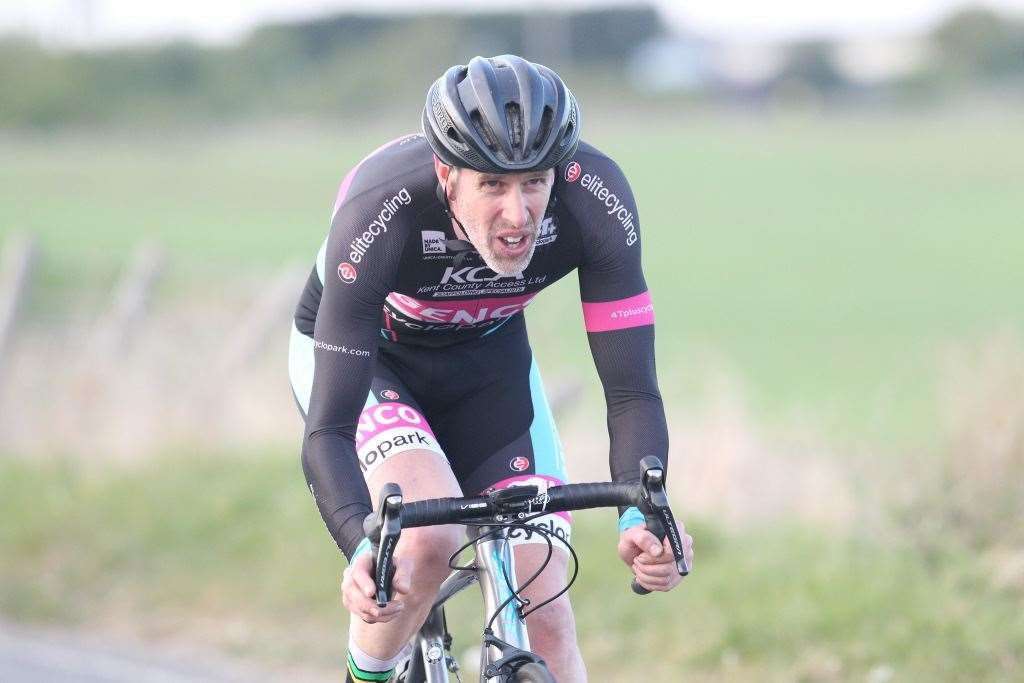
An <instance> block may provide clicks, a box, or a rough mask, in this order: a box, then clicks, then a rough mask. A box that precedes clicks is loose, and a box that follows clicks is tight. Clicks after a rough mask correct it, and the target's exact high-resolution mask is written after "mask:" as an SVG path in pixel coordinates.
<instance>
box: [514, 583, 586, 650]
mask: <svg viewBox="0 0 1024 683" xmlns="http://www.w3.org/2000/svg"><path fill="white" fill-rule="evenodd" d="M526 628H527V630H528V632H529V634H530V640H531V642H534V641H536V643H537V644H542V647H544V648H545V649H551V648H553V647H554V648H563V647H570V646H573V647H574V646H575V645H576V620H575V618H574V617H573V614H572V605H571V604H570V603H569V598H568V596H565V595H563V596H561V597H559V598H558V599H557V600H555V601H554V602H551V603H548V604H547V605H544V606H543V607H541V608H540V609H539V610H537V611H536V612H532V613H530V614H529V615H528V616H527V617H526Z"/></svg>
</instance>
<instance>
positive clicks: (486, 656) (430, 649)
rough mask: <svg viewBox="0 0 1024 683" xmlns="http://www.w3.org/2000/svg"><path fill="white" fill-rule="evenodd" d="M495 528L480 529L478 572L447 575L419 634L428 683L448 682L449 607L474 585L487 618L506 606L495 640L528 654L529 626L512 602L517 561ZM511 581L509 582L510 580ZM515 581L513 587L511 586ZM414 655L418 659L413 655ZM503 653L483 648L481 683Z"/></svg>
mask: <svg viewBox="0 0 1024 683" xmlns="http://www.w3.org/2000/svg"><path fill="white" fill-rule="evenodd" d="M493 530H494V527H483V528H481V529H480V530H479V531H480V535H479V537H478V538H477V540H476V543H474V545H473V550H474V555H475V561H474V563H473V566H475V567H476V570H475V571H472V570H468V569H459V570H456V571H453V572H452V573H451V574H449V575H448V578H447V579H445V580H444V582H443V583H442V584H441V589H440V591H439V592H438V595H437V599H436V600H435V601H434V606H433V608H432V609H431V611H430V614H429V615H428V617H427V620H426V622H424V624H423V627H422V628H421V629H420V630H419V632H418V633H417V635H416V639H417V641H418V642H417V645H418V646H419V656H420V657H421V658H422V662H423V667H424V674H425V678H426V680H427V682H428V683H447V681H448V666H447V661H446V658H445V647H444V636H445V630H444V619H443V610H444V604H445V603H446V602H447V601H448V600H450V599H451V598H452V597H454V596H455V595H457V594H458V593H460V592H462V591H463V590H465V589H466V588H468V587H469V586H471V585H473V584H474V583H479V584H480V591H481V593H482V595H483V600H484V613H485V615H486V617H487V618H488V619H489V618H490V616H491V615H493V614H494V613H495V612H496V611H498V606H499V605H501V604H502V603H503V602H507V603H508V604H506V605H505V606H504V607H502V608H501V611H500V612H499V613H498V615H497V617H496V618H495V619H494V622H493V627H492V631H493V633H494V637H495V638H497V639H499V640H502V641H504V642H505V643H507V644H508V645H510V646H512V647H513V648H516V649H519V650H525V651H529V649H530V637H529V634H528V633H527V630H526V624H525V622H524V621H523V619H521V618H520V616H519V612H518V609H517V607H518V605H517V603H516V601H515V600H514V599H513V600H510V599H509V598H511V597H512V591H514V590H515V589H516V588H518V581H517V580H516V568H515V556H514V554H513V553H512V544H511V543H510V542H509V540H508V538H507V534H506V533H488V532H491V531H493ZM506 576H507V577H508V582H507V581H506V580H505V577H506ZM509 582H511V584H512V585H511V587H510V586H509V585H508V584H509ZM414 656H415V655H414ZM502 656H503V653H502V651H501V650H500V649H498V648H497V647H496V646H494V645H488V644H487V643H486V642H485V643H483V644H481V648H480V681H481V682H482V683H483V682H485V681H487V680H488V679H487V678H486V677H485V673H484V672H485V671H486V670H487V667H488V666H489V665H491V664H494V663H495V662H496V661H498V660H499V659H501V657H502Z"/></svg>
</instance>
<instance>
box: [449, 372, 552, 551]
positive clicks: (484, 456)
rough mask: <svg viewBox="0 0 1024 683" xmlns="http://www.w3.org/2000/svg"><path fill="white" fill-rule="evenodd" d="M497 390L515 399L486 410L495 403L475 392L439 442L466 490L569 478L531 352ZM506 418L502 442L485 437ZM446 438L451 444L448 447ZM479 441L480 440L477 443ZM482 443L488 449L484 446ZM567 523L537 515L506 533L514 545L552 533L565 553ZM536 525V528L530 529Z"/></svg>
mask: <svg viewBox="0 0 1024 683" xmlns="http://www.w3.org/2000/svg"><path fill="white" fill-rule="evenodd" d="M497 391H499V392H503V393H504V395H506V396H508V395H512V396H515V397H516V399H517V401H516V402H515V403H514V404H509V403H506V404H505V410H503V411H491V412H488V407H489V406H493V405H494V404H493V403H492V402H490V401H488V400H487V399H488V396H487V395H486V392H485V395H483V396H474V397H473V399H472V401H468V402H467V404H468V406H469V408H468V409H467V410H464V411H462V414H461V416H460V420H459V421H458V422H457V426H458V427H459V428H460V429H459V432H458V434H457V437H456V438H453V439H449V440H445V441H444V443H445V444H446V448H448V451H447V454H448V458H449V460H450V461H451V463H452V467H453V469H454V471H455V474H456V476H457V478H458V481H459V484H460V485H461V486H462V489H463V490H464V491H465V492H466V495H474V494H478V493H487V492H490V491H495V490H499V489H504V488H508V487H511V486H528V485H534V486H537V487H538V489H540V491H541V492H543V491H545V490H547V488H548V487H550V486H560V485H562V484H565V483H568V477H567V475H566V471H565V457H564V452H563V450H562V444H561V440H560V439H559V437H558V430H557V429H556V428H555V422H554V417H553V415H552V413H551V409H550V407H549V405H548V402H547V398H546V397H545V394H544V387H543V384H542V382H541V377H540V370H539V369H538V367H537V363H536V361H534V360H533V359H532V357H531V358H530V359H529V362H528V364H526V365H525V367H524V368H520V369H518V370H517V371H516V374H514V375H513V374H510V375H508V376H506V379H505V387H504V388H502V387H497ZM509 422H514V423H515V425H516V427H515V431H517V432H518V433H517V435H516V436H515V437H514V438H512V439H510V440H506V442H505V443H501V444H494V443H493V442H488V439H487V434H488V433H490V432H491V430H495V431H497V432H498V433H509V432H511V431H513V430H511V429H509V428H508V423H509ZM502 423H505V424H504V425H502ZM496 427H497V429H495V428H496ZM449 443H451V444H452V447H448V444H449ZM481 443H482V444H485V445H484V446H478V445H477V444H481ZM485 447H490V449H491V450H483V449H484V448H485ZM570 526H571V516H570V514H569V513H568V512H557V513H552V514H548V515H543V516H541V517H539V518H537V519H536V520H534V521H533V522H531V524H530V527H531V528H527V529H516V530H513V531H512V532H511V533H510V535H509V537H510V539H511V540H512V543H513V546H518V545H520V544H538V545H541V546H543V547H545V548H546V547H547V540H546V539H545V534H546V535H549V536H552V537H553V538H552V543H553V544H554V546H555V547H556V548H559V549H560V551H561V552H566V551H565V546H564V544H563V543H562V541H565V542H568V541H569V539H570ZM538 527H539V528H540V530H539V531H534V530H533V529H536V528H538Z"/></svg>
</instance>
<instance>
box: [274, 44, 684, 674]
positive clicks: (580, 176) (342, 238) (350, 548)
mask: <svg viewBox="0 0 1024 683" xmlns="http://www.w3.org/2000/svg"><path fill="white" fill-rule="evenodd" d="M422 127H423V133H422V134H415V135H407V136H405V137H402V138H399V139H397V140H393V141H392V142H390V143H388V144H386V145H384V146H383V147H381V148H379V149H377V150H376V151H375V152H373V153H372V154H370V155H369V156H368V157H366V158H365V159H363V160H362V161H361V162H360V163H359V164H358V165H357V166H356V167H355V168H354V169H352V171H350V172H349V174H348V175H347V176H346V177H345V179H344V180H343V182H342V184H341V188H340V189H339V192H338V196H337V200H336V201H335V204H334V213H333V218H332V221H331V229H330V232H329V234H328V236H327V239H326V240H325V241H324V243H323V246H322V247H321V248H320V251H319V253H318V255H317V260H316V265H315V267H314V268H313V271H312V273H311V274H310V277H309V280H308V281H307V284H306V287H305V290H304V291H303V293H302V297H301V300H300V301H299V304H298V307H297V309H296V313H295V324H294V328H293V330H292V338H291V346H290V358H289V374H290V377H291V381H292V388H293V391H294V393H295V398H296V400H297V402H298V404H299V408H300V410H301V412H302V414H303V417H304V419H305V421H306V429H305V437H304V440H303V448H302V463H303V469H304V471H305V475H306V479H307V481H308V483H309V488H310V491H311V492H312V494H313V497H314V499H315V500H316V504H317V506H318V508H319V510H320V513H321V515H322V516H323V518H324V521H325V522H326V524H327V527H328V529H329V530H330V532H331V534H332V536H333V537H334V540H335V541H336V542H337V544H338V547H339V548H340V549H341V550H342V552H344V554H345V555H346V557H348V558H349V566H348V568H347V569H346V570H345V573H344V578H343V582H342V594H343V602H344V604H345V607H346V608H347V609H348V610H349V611H350V612H351V613H352V614H353V615H354V616H355V617H357V618H354V619H352V620H351V626H350V631H349V655H348V669H349V670H348V677H349V678H348V680H352V681H383V680H386V679H387V677H388V676H389V675H390V674H391V672H393V670H394V668H395V666H396V665H397V664H398V663H399V662H400V661H401V660H402V658H403V657H405V656H408V652H407V651H406V649H405V648H406V644H407V642H408V641H409V638H410V636H412V634H413V633H415V632H416V630H417V629H418V628H419V626H420V624H421V623H422V622H423V619H424V618H425V617H426V615H427V612H428V610H429V609H430V606H431V604H432V602H433V600H434V597H435V595H436V593H437V590H438V587H439V586H440V583H441V581H442V580H443V579H444V578H445V576H446V575H447V573H448V558H449V556H450V554H451V553H452V552H454V551H455V550H456V549H457V548H458V547H459V546H460V545H461V544H462V542H463V539H462V538H461V532H460V528H459V527H455V526H439V527H424V528H417V529H410V530H408V531H407V532H406V533H404V534H403V535H402V542H401V544H399V546H398V549H397V551H396V566H397V572H396V575H395V578H394V582H393V585H394V591H395V597H394V599H393V600H392V601H391V602H390V603H388V604H387V605H386V606H385V607H382V608H381V607H378V606H377V604H376V602H375V601H374V595H375V593H374V581H373V578H372V576H371V574H370V571H371V566H372V557H371V553H369V552H368V549H369V542H368V541H367V539H366V538H365V536H364V531H363V525H362V522H363V519H364V518H365V516H366V515H367V514H368V513H369V512H370V511H371V502H370V501H371V495H372V496H373V497H374V498H376V496H377V493H378V492H379V490H380V488H381V487H382V486H383V484H385V483H387V482H396V483H398V484H399V485H400V486H401V488H402V491H403V492H404V494H405V497H406V499H407V500H419V499H424V498H434V497H445V496H461V495H464V494H465V495H475V494H478V493H481V492H484V491H491V490H496V489H502V488H506V487H509V486H516V485H521V484H524V483H528V484H538V485H539V486H541V488H542V489H543V488H545V487H547V486H553V485H559V484H563V483H565V482H566V474H565V465H564V460H563V453H562V446H561V444H560V442H559V439H558V434H557V431H556V429H555V424H554V421H553V419H552V416H551V411H550V409H549V407H548V405H547V402H546V400H545V398H544V392H543V388H542V385H541V380H540V374H539V372H538V369H537V365H536V363H535V362H534V359H533V354H532V352H531V350H530V345H529V341H528V339H527V333H526V324H525V319H524V316H523V309H524V308H525V307H526V306H527V305H528V304H529V303H530V301H531V300H532V299H533V298H534V296H536V294H537V293H538V292H539V291H540V290H541V289H543V288H544V287H547V286H548V285H550V284H552V283H553V282H555V281H556V280H558V279H559V278H561V277H562V276H564V275H566V274H568V273H569V272H571V271H572V270H577V271H578V273H579V283H580V298H581V301H582V305H583V315H584V320H585V324H586V328H587V333H588V339H589V342H590V348H591V353H592V355H593V358H594V363H595V365H596V367H597V371H598V374H599V376H600V378H601V382H602V384H603V386H604V391H605V397H606V400H607V405H608V431H609V435H610V439H611V449H610V451H611V452H610V457H609V460H610V465H611V475H612V478H613V479H614V480H615V481H637V480H639V478H640V470H639V461H640V459H641V458H642V457H643V456H645V455H656V456H658V457H659V458H661V459H662V461H666V460H667V450H668V435H667V429H666V424H665V415H664V409H663V406H662V401H661V395H660V393H659V391H658V385H657V379H656V377H655V364H654V310H653V306H652V304H651V299H650V295H649V293H648V291H647V285H646V283H645V281H644V277H643V272H642V270H641V265H640V233H639V219H638V218H637V211H636V206H635V203H634V200H633V196H632V192H631V190H630V187H629V184H628V183H627V182H626V179H625V177H624V176H623V174H622V171H621V170H620V169H619V168H618V166H616V165H615V163H614V162H613V161H612V160H611V159H609V158H608V157H607V156H605V155H604V154H602V153H601V152H599V151H598V150H596V149H595V148H593V147H591V146H590V145H588V144H586V143H585V142H581V141H580V138H579V135H580V115H579V108H578V105H577V103H576V100H575V98H574V96H573V95H572V93H571V92H570V91H569V90H568V88H566V86H565V85H564V83H563V82H562V80H561V79H560V78H559V76H558V75H557V74H555V73H554V72H553V71H551V70H550V69H548V68H546V67H544V66H541V65H539V64H533V63H530V62H528V61H526V60H524V59H521V58H519V57H516V56H513V55H503V56H500V57H495V58H493V59H485V58H481V57H476V58H474V59H472V60H471V61H470V62H469V64H468V65H459V66H454V67H452V68H451V69H449V70H448V71H446V72H445V74H444V75H442V76H441V77H440V78H439V79H438V80H437V81H436V82H435V83H434V84H433V85H432V86H431V88H430V90H429V92H428V94H427V101H426V105H425V107H424V110H423V117H422ZM621 513H622V514H621V517H620V523H619V528H620V537H619V546H618V552H619V556H620V557H621V558H622V560H623V561H624V562H625V563H626V564H627V565H628V566H629V567H630V568H631V569H632V571H633V573H634V574H635V576H636V579H637V581H638V583H639V584H640V585H642V586H644V587H645V588H648V589H650V590H659V591H667V590H670V589H672V588H673V587H675V586H676V585H677V584H678V583H679V581H680V577H679V575H678V572H677V571H676V570H675V565H674V563H673V557H672V553H671V550H670V548H669V546H668V544H667V541H666V542H665V543H662V542H661V541H659V540H658V539H657V538H656V537H655V536H654V535H653V534H651V533H650V532H649V531H647V530H646V528H645V527H644V518H643V516H642V515H641V514H639V512H638V511H637V510H636V509H635V508H629V509H627V510H623V511H621ZM569 521H570V520H569V516H568V515H567V514H565V513H554V514H549V515H547V516H544V517H541V518H539V519H538V520H536V522H535V523H536V524H539V525H542V526H544V527H546V528H547V529H548V530H549V531H550V532H553V533H555V534H556V535H558V536H560V537H562V538H564V539H566V540H568V538H569V533H570V527H569ZM681 535H682V537H683V538H684V539H685V545H686V549H687V553H688V555H689V557H691V558H692V540H691V539H690V537H689V536H686V535H685V532H684V531H683V530H681ZM512 542H513V544H514V554H515V564H516V571H517V574H518V575H520V576H529V575H530V574H532V573H533V572H534V571H535V570H536V569H537V568H538V567H539V566H540V564H541V563H542V562H543V561H544V558H545V556H546V555H547V552H548V546H547V542H546V541H545V539H544V538H543V535H542V534H539V533H536V534H533V533H519V534H518V536H516V537H515V538H513V539H512ZM567 566H568V554H567V553H566V552H559V553H556V554H555V556H554V557H553V558H552V561H551V563H550V564H549V566H548V568H547V569H546V570H545V571H544V573H543V574H542V575H541V577H540V579H539V580H537V581H536V582H534V583H533V584H531V585H530V586H529V588H528V589H527V590H526V592H525V597H526V598H528V599H531V600H536V601H540V600H543V599H544V598H545V597H547V596H550V595H552V594H554V593H556V592H558V590H559V589H560V588H561V587H562V585H563V584H564V580H565V576H566V571H567ZM527 626H528V628H529V632H530V640H531V643H532V645H533V646H534V649H535V650H536V652H537V654H539V655H540V656H541V657H542V658H544V659H545V660H546V661H547V663H548V666H549V667H550V669H551V671H552V673H554V675H555V677H556V678H557V679H558V680H559V681H563V682H568V681H583V680H585V679H586V671H585V668H584V665H583V661H582V658H581V657H580V653H579V648H578V645H577V643H576V634H575V624H574V620H573V614H572V610H571V607H570V604H569V599H568V595H562V596H561V597H559V598H558V599H557V600H556V601H554V602H552V603H551V604H550V605H547V606H545V607H544V608H543V609H540V610H538V611H537V612H535V613H533V614H531V615H530V616H529V617H528V619H527Z"/></svg>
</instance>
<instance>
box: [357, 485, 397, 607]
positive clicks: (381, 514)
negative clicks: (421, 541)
mask: <svg viewBox="0 0 1024 683" xmlns="http://www.w3.org/2000/svg"><path fill="white" fill-rule="evenodd" d="M401 512H402V489H401V487H400V486H399V485H398V484H393V483H389V484H385V485H384V486H383V487H382V488H381V490H380V497H379V498H378V502H377V511H376V512H371V513H370V514H368V515H367V516H366V519H364V520H363V532H364V533H365V534H366V537H367V538H368V539H369V540H370V552H371V553H372V554H373V557H374V558H376V559H375V560H374V562H373V584H374V588H375V592H376V600H377V606H378V607H384V606H385V605H387V604H388V602H389V601H390V600H391V581H392V579H394V578H395V564H394V559H395V546H396V545H397V544H398V539H399V537H400V536H401V535H402V517H401Z"/></svg>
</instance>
